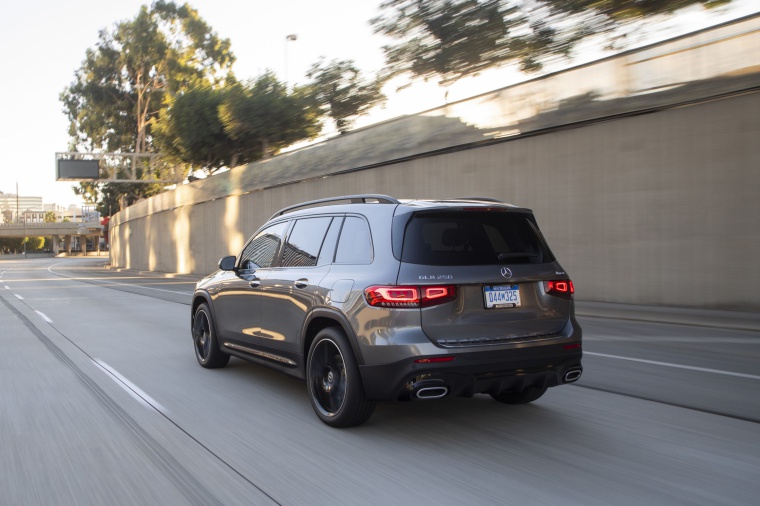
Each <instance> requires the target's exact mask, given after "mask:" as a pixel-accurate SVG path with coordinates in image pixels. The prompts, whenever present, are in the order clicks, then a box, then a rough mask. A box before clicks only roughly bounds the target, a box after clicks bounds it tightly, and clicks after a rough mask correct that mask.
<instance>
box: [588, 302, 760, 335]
mask: <svg viewBox="0 0 760 506" xmlns="http://www.w3.org/2000/svg"><path fill="white" fill-rule="evenodd" d="M575 314H576V315H578V316H588V317H595V318H615V319H619V320H637V321H648V322H659V323H675V324H679V325H697V326H700V327H718V328H724V329H734V330H749V331H753V332H760V313H747V312H742V311H722V310H717V309H693V308H679V307H665V306H637V305H633V304H612V303H609V302H589V301H575Z"/></svg>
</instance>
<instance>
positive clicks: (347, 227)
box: [335, 216, 372, 264]
mask: <svg viewBox="0 0 760 506" xmlns="http://www.w3.org/2000/svg"><path fill="white" fill-rule="evenodd" d="M335 263H336V264H370V263H372V239H371V238H370V234H369V225H368V224H367V222H366V221H364V220H363V219H361V218H356V217H353V216H349V217H347V218H346V219H345V221H344V222H343V229H342V230H341V231H340V240H339V241H338V250H337V251H336V253H335Z"/></svg>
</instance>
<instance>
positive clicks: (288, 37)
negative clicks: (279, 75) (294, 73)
mask: <svg viewBox="0 0 760 506" xmlns="http://www.w3.org/2000/svg"><path fill="white" fill-rule="evenodd" d="M296 40H298V35H296V34H295V33H291V34H290V35H286V36H285V86H287V85H288V42H290V41H296Z"/></svg>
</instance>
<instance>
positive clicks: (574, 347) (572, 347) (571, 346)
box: [563, 343, 581, 350]
mask: <svg viewBox="0 0 760 506" xmlns="http://www.w3.org/2000/svg"><path fill="white" fill-rule="evenodd" d="M580 347H581V343H570V344H566V345H565V346H563V348H564V349H566V350H577V349H578V348H580Z"/></svg>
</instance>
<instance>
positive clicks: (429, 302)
mask: <svg viewBox="0 0 760 506" xmlns="http://www.w3.org/2000/svg"><path fill="white" fill-rule="evenodd" d="M456 295H457V294H456V287H454V286H452V285H434V286H370V287H369V288H367V289H366V290H364V297H365V298H366V299H367V303H369V305H370V306H375V307H396V308H418V307H430V306H435V305H438V304H443V303H444V302H449V301H451V300H454V299H455V298H456Z"/></svg>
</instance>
